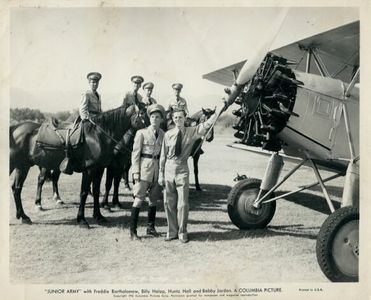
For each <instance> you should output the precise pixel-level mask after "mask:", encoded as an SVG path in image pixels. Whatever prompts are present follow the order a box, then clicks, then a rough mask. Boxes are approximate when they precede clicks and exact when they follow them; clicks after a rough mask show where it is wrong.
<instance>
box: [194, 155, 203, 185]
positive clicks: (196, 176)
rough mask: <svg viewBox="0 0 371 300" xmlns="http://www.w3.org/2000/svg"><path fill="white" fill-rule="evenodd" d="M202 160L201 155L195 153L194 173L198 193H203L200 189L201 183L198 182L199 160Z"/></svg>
mask: <svg viewBox="0 0 371 300" xmlns="http://www.w3.org/2000/svg"><path fill="white" fill-rule="evenodd" d="M199 159H200V154H199V153H195V155H194V156H193V170H194V173H195V183H196V191H200V192H201V191H202V189H201V187H200V183H199V181H198V160H199Z"/></svg>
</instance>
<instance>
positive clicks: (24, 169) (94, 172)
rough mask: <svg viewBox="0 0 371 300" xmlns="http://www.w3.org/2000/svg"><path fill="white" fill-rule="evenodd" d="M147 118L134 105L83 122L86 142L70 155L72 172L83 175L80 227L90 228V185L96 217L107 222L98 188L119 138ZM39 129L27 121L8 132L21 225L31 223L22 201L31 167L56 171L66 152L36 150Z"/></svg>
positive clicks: (15, 195) (36, 124) (38, 126)
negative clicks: (23, 188)
mask: <svg viewBox="0 0 371 300" xmlns="http://www.w3.org/2000/svg"><path fill="white" fill-rule="evenodd" d="M145 116H146V114H145V111H143V109H137V108H136V107H135V106H129V107H127V106H124V107H123V106H121V107H119V108H116V109H113V110H110V111H107V112H103V113H101V114H99V115H96V116H94V117H92V118H91V120H86V121H83V122H82V123H81V126H82V129H83V133H84V140H83V142H82V144H81V146H80V147H79V148H78V149H77V150H75V151H73V152H72V155H71V168H72V170H73V171H74V172H79V173H80V172H81V173H82V180H81V189H80V205H79V209H78V213H77V224H79V225H80V226H83V227H89V224H88V222H87V221H86V219H85V203H86V198H87V196H88V193H89V190H90V185H91V183H93V198H94V210H93V218H94V219H95V220H96V221H97V222H98V223H105V222H106V219H105V217H103V215H102V214H101V212H100V209H99V188H100V182H101V178H102V175H103V171H104V168H105V167H107V166H108V165H109V164H110V162H111V160H112V156H113V149H114V146H115V145H116V143H117V139H119V138H120V137H122V136H123V134H124V133H125V132H126V131H127V130H128V129H129V128H142V127H144V117H145ZM40 126H41V125H40V124H38V123H35V122H30V121H26V122H22V123H19V124H17V125H14V126H11V127H10V130H9V139H10V143H9V145H10V167H9V175H11V174H12V173H13V171H14V170H15V172H16V173H15V176H14V181H13V184H12V190H13V196H14V201H15V205H16V218H17V219H21V220H22V223H25V224H31V223H32V222H31V219H30V218H29V217H28V216H27V215H26V214H25V212H24V210H23V206H22V199H21V192H22V187H23V183H24V181H25V179H26V177H27V174H28V171H29V169H30V167H31V166H33V165H38V166H40V167H44V168H46V169H49V170H54V169H57V168H58V167H59V165H60V164H61V162H62V161H63V160H64V159H65V149H57V150H56V149H54V150H53V151H49V150H47V149H42V151H36V150H37V149H38V145H37V143H36V141H37V136H38V132H39V129H40Z"/></svg>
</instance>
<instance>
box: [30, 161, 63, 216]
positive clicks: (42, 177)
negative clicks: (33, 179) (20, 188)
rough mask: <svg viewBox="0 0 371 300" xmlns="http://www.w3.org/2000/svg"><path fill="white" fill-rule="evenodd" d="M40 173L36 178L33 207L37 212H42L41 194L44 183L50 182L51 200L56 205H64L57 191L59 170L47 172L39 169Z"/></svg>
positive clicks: (47, 170)
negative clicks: (51, 188)
mask: <svg viewBox="0 0 371 300" xmlns="http://www.w3.org/2000/svg"><path fill="white" fill-rule="evenodd" d="M39 169H40V173H39V176H38V178H37V190H36V200H35V206H36V208H37V209H38V210H42V209H43V208H42V206H41V192H42V188H43V185H44V182H45V181H49V180H51V181H52V184H53V200H54V201H55V203H56V204H59V205H61V204H64V202H63V201H62V199H61V197H60V195H59V189H58V180H59V176H60V175H61V171H60V170H59V169H54V170H49V169H47V168H43V167H39Z"/></svg>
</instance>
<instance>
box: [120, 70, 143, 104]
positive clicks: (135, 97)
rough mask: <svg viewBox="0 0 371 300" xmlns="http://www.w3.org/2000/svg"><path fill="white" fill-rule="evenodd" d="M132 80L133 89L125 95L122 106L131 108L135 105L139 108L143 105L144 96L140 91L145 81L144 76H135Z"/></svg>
mask: <svg viewBox="0 0 371 300" xmlns="http://www.w3.org/2000/svg"><path fill="white" fill-rule="evenodd" d="M130 80H131V82H132V83H133V89H132V90H131V91H129V92H127V93H126V94H125V96H124V99H123V101H122V105H124V106H125V105H127V106H129V105H133V104H135V105H137V106H138V107H139V106H140V104H141V103H143V101H142V96H141V95H140V94H139V93H138V91H139V89H140V87H141V85H142V82H143V81H144V79H143V77H142V76H139V75H135V76H132V77H131V79H130Z"/></svg>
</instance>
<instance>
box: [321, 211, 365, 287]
mask: <svg viewBox="0 0 371 300" xmlns="http://www.w3.org/2000/svg"><path fill="white" fill-rule="evenodd" d="M316 253H317V261H318V264H319V266H320V268H321V270H322V272H323V273H324V274H325V275H326V277H327V278H328V279H330V280H331V281H334V282H356V281H358V256H359V210H358V208H356V207H351V206H346V207H342V208H340V209H338V210H336V211H335V212H334V213H332V214H331V215H330V216H329V217H328V218H327V219H326V221H325V222H324V223H323V225H322V227H321V230H320V232H319V234H318V237H317V245H316Z"/></svg>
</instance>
